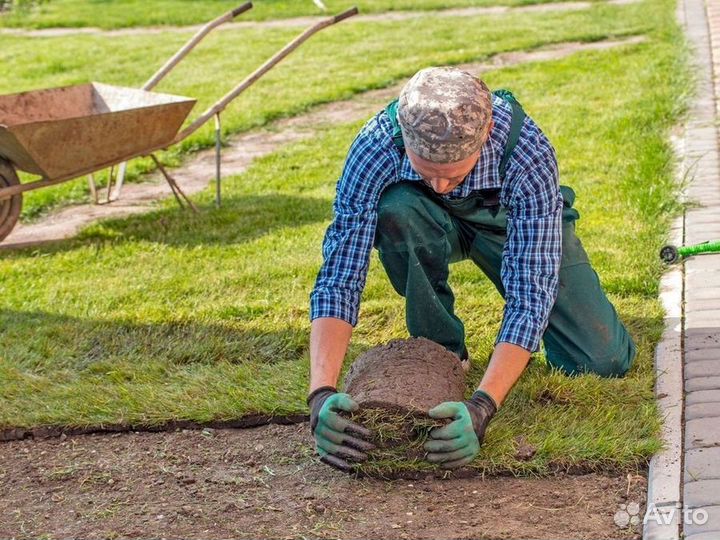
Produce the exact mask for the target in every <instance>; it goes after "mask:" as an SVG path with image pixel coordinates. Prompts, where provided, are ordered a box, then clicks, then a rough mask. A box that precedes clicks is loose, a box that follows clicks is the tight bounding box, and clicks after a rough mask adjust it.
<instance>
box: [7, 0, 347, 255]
mask: <svg viewBox="0 0 720 540" xmlns="http://www.w3.org/2000/svg"><path fill="white" fill-rule="evenodd" d="M250 7H252V4H251V3H249V2H248V3H247V4H244V5H243V6H241V7H240V8H238V9H236V10H233V11H232V12H228V13H227V14H226V15H224V16H223V17H220V18H218V19H216V20H215V21H213V22H212V23H208V25H206V27H204V28H203V29H202V30H201V31H200V32H198V34H196V36H195V37H194V38H193V39H192V40H190V42H188V44H186V46H185V47H183V49H181V50H180V51H179V52H178V53H177V54H176V55H175V56H173V58H171V59H170V60H169V61H168V62H167V63H166V64H165V66H163V68H161V70H160V71H159V72H158V73H156V75H155V76H154V77H153V79H151V80H150V81H148V83H146V85H145V87H144V88H146V89H136V88H124V87H119V86H112V85H107V84H101V83H96V82H92V83H87V84H81V85H75V86H67V87H62V88H52V89H44V90H34V91H30V92H23V93H20V94H11V95H4V96H0V241H2V240H3V239H4V238H5V237H7V235H8V234H10V232H11V231H12V229H13V227H14V226H15V224H16V223H17V220H18V218H19V216H20V211H21V209H22V196H23V193H25V192H28V191H32V190H35V189H41V188H43V187H47V186H53V185H56V184H60V183H62V182H67V181H69V180H72V179H74V178H77V177H79V176H82V175H86V174H90V173H93V172H95V171H99V170H101V169H104V168H107V167H111V166H114V165H117V164H119V163H123V162H126V161H128V160H130V159H133V158H135V157H139V156H150V157H151V158H152V159H153V160H154V161H155V164H156V165H157V166H158V169H159V170H160V171H161V173H162V174H163V175H164V176H165V179H166V180H167V182H168V184H169V185H170V188H171V189H172V192H173V195H175V198H176V199H177V200H178V203H179V204H180V205H181V206H183V203H182V199H184V200H185V201H186V203H187V204H188V205H189V206H190V207H191V208H193V209H194V206H193V204H192V202H191V201H190V200H189V199H188V198H187V197H185V195H184V194H183V193H182V190H181V189H180V187H179V186H178V185H177V183H176V182H175V181H174V179H173V178H172V177H171V176H170V175H169V174H167V171H166V170H165V168H164V167H163V166H162V164H161V163H160V161H159V160H158V159H157V157H156V156H155V154H154V152H156V151H158V150H162V149H165V148H167V147H169V146H171V145H173V144H176V143H178V142H180V141H182V140H184V139H186V138H187V137H189V136H190V135H192V134H193V133H194V132H195V131H196V130H197V129H199V128H200V127H202V126H203V125H204V124H205V123H207V122H208V121H209V120H210V119H211V118H213V117H214V118H215V121H216V135H217V137H218V143H219V122H220V113H221V112H222V111H223V110H224V109H225V108H226V107H227V106H228V105H229V104H230V103H231V102H232V101H233V100H234V99H235V98H237V97H238V96H239V95H240V94H241V93H242V92H243V91H244V90H246V89H247V88H248V87H249V86H250V85H252V84H253V83H254V82H256V81H257V80H258V79H260V77H262V76H263V75H264V74H265V73H266V72H267V71H269V70H270V69H271V68H272V67H273V66H274V65H276V64H277V63H278V62H280V61H281V60H282V59H283V58H285V57H286V56H287V55H288V54H290V53H291V52H292V51H293V50H295V49H296V48H297V47H298V46H300V45H301V44H302V43H303V42H304V41H305V40H307V39H308V38H309V37H310V36H312V35H313V34H314V33H316V32H318V31H319V30H322V29H323V28H326V27H328V26H330V25H332V24H335V23H337V22H340V21H342V20H344V19H347V18H348V17H352V16H353V15H356V14H357V13H358V10H357V8H351V9H349V10H347V11H345V12H343V13H341V14H339V15H337V16H334V17H328V18H325V19H323V20H321V21H319V22H318V23H317V24H315V25H313V26H311V27H310V28H308V29H307V30H305V31H304V32H303V33H302V34H300V35H299V36H297V37H296V38H295V39H293V40H292V41H291V42H289V43H288V44H287V45H286V46H285V47H283V48H282V49H281V50H280V51H278V52H277V53H276V54H275V55H274V56H272V57H271V58H270V59H269V60H267V61H266V62H265V63H264V64H263V65H262V66H260V67H259V68H258V69H256V70H255V71H254V72H253V73H252V74H250V75H249V76H248V77H246V78H245V79H244V80H243V81H242V82H241V83H240V84H238V85H237V86H236V87H235V88H234V89H233V90H231V91H230V92H228V93H227V94H226V95H225V96H223V97H222V98H221V99H220V100H218V101H217V102H216V103H215V104H214V105H213V106H212V107H210V108H209V109H208V110H206V111H205V112H204V113H203V114H201V115H200V116H199V117H198V118H197V119H196V120H195V121H193V122H192V123H191V124H190V125H188V126H187V127H186V128H185V129H183V130H182V131H179V130H180V128H181V126H182V125H183V123H184V121H185V119H186V118H187V116H188V115H189V114H190V111H191V110H192V108H193V106H194V105H195V101H196V100H194V99H192V98H187V97H181V96H175V95H170V94H161V93H156V92H150V91H148V89H147V87H149V86H150V87H151V86H154V84H156V83H157V81H158V80H159V79H160V78H162V77H163V76H164V75H165V74H166V73H167V72H168V71H169V70H170V69H172V67H173V66H174V65H175V64H176V63H177V62H178V61H179V60H180V59H181V58H182V56H183V55H184V54H186V53H187V52H188V51H189V49H190V48H192V46H194V43H193V41H194V42H195V43H197V41H199V39H201V38H202V35H204V34H203V32H205V33H207V31H209V30H208V28H209V27H211V26H212V25H217V24H219V22H224V21H225V20H228V18H233V17H235V15H237V14H239V13H241V12H243V11H246V10H247V9H249V8H250ZM210 29H211V28H210ZM153 81H154V82H153ZM151 83H152V84H151ZM219 148H220V147H219V144H218V145H217V149H218V159H219ZM16 170H20V171H25V172H27V173H30V174H34V175H38V176H40V177H41V178H40V179H38V180H33V181H30V182H25V183H21V182H20V180H19V178H18V175H17V173H16ZM217 170H218V178H217V180H218V182H219V161H218V167H217ZM110 177H111V178H110V183H111V182H112V173H111V175H110ZM109 193H110V186H108V195H109Z"/></svg>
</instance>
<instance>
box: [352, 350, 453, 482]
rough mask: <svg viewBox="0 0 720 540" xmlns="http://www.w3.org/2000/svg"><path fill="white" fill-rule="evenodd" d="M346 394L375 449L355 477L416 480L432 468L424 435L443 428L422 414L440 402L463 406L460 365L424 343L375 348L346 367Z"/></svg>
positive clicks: (359, 467)
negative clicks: (425, 450) (368, 432)
mask: <svg viewBox="0 0 720 540" xmlns="http://www.w3.org/2000/svg"><path fill="white" fill-rule="evenodd" d="M344 389H345V392H347V393H348V394H350V395H351V396H352V397H353V399H354V400H355V401H357V403H358V404H359V405H360V409H359V410H358V411H357V412H355V413H354V414H352V415H351V417H352V419H353V420H354V421H356V422H359V423H360V424H362V425H363V426H365V427H367V428H368V429H370V430H371V431H372V432H373V442H374V443H375V444H376V445H377V449H376V450H373V451H371V452H369V459H368V461H367V462H365V463H362V464H360V465H358V467H357V472H358V473H360V474H364V475H369V476H376V477H381V478H398V477H410V478H415V477H417V475H418V473H420V472H423V473H425V472H427V471H431V470H434V469H435V468H436V467H435V466H434V465H431V464H430V463H428V462H426V461H425V460H424V454H425V452H424V451H423V448H422V445H423V443H424V442H425V440H426V439H427V436H428V432H429V431H430V430H431V429H432V428H434V427H438V426H441V425H442V424H443V423H444V422H443V421H438V420H433V419H431V418H430V417H429V416H428V414H427V412H428V411H429V410H430V409H432V408H433V407H435V406H436V405H439V404H440V403H442V402H444V401H462V400H463V397H464V393H465V375H464V373H463V370H462V365H461V364H460V360H459V359H458V357H457V356H456V355H454V354H453V353H451V352H448V351H447V350H446V349H445V348H444V347H442V346H441V345H438V344H437V343H434V342H432V341H430V340H428V339H425V338H410V339H398V340H393V341H390V342H389V343H387V344H386V345H382V346H379V347H374V348H372V349H370V350H369V351H367V352H365V353H364V354H363V355H362V356H360V357H359V358H358V359H357V360H356V361H355V362H354V363H353V364H352V366H351V367H350V370H349V371H348V373H347V375H346V377H345V383H344Z"/></svg>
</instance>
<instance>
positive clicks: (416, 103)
mask: <svg viewBox="0 0 720 540" xmlns="http://www.w3.org/2000/svg"><path fill="white" fill-rule="evenodd" d="M491 119H492V99H491V96H490V91H489V90H488V87H487V86H486V85H485V83H483V82H482V81H481V80H480V79H478V78H477V77H474V76H473V75H471V74H470V73H468V72H466V71H462V70H460V69H457V68H452V67H431V68H427V69H423V70H421V71H418V72H417V73H416V74H415V76H414V77H413V78H412V79H410V80H409V81H408V83H407V84H406V85H405V87H404V88H403V89H402V92H401V93H400V100H399V102H398V121H399V123H400V129H401V130H402V135H403V140H404V141H405V146H406V147H408V148H410V149H411V150H412V151H413V152H415V153H416V154H418V155H419V156H420V157H422V158H425V159H427V160H428V161H432V162H435V163H451V162H455V161H461V160H463V159H465V158H467V157H468V156H470V154H472V153H473V152H475V151H477V150H478V149H480V147H481V146H482V145H483V144H484V143H485V139H486V137H487V133H488V128H489V125H490V120H491Z"/></svg>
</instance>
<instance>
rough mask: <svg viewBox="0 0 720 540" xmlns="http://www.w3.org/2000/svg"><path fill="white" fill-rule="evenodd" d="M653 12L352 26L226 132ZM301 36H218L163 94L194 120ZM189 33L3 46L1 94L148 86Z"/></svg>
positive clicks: (204, 138)
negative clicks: (189, 100)
mask: <svg viewBox="0 0 720 540" xmlns="http://www.w3.org/2000/svg"><path fill="white" fill-rule="evenodd" d="M193 4H195V3H193ZM654 5H655V4H654V3H652V2H651V3H639V4H634V5H627V6H608V5H598V6H596V7H593V8H592V9H587V10H582V11H573V12H566V13H561V12H554V13H548V14H543V13H533V14H529V13H523V14H513V15H501V16H491V17H487V16H485V17H449V18H447V19H440V18H438V17H437V16H427V17H418V18H416V19H413V20H411V21H403V22H398V21H389V22H383V23H377V22H375V23H369V22H364V23H362V22H352V21H351V20H350V21H346V22H343V23H342V24H341V26H338V27H335V28H330V29H327V30H325V31H323V33H321V34H319V35H317V36H315V37H314V38H313V39H312V40H311V41H309V42H308V43H306V44H305V45H304V46H303V48H302V49H300V50H299V51H297V52H296V53H295V54H294V55H292V56H291V57H289V58H288V59H286V60H285V61H284V62H283V63H282V64H280V65H279V66H277V67H276V68H275V69H274V70H273V71H271V72H270V73H269V74H268V75H267V76H266V77H265V78H264V79H262V80H261V81H260V82H258V83H257V84H256V85H255V86H253V87H252V88H250V89H249V90H248V91H247V92H246V93H245V94H244V95H242V96H241V97H240V98H239V99H238V100H237V101H236V102H235V103H233V105H232V106H231V107H230V108H229V109H228V110H227V111H226V112H225V113H224V115H223V126H224V130H225V132H226V133H235V132H239V131H243V130H247V129H249V128H251V127H254V126H261V125H265V124H267V123H268V122H269V121H271V120H273V119H275V118H278V117H281V116H288V115H293V114H296V113H299V112H301V111H303V110H305V109H307V108H308V107H310V106H312V105H315V104H318V103H324V102H329V101H334V100H338V99H342V98H348V97H350V96H352V95H354V94H356V93H358V92H362V91H365V90H368V89H372V88H380V87H385V86H387V85H389V84H391V83H393V82H395V81H398V80H401V79H403V78H406V77H409V76H411V75H412V74H413V73H414V72H415V71H416V70H418V69H420V68H422V67H426V66H430V65H438V64H453V63H462V62H468V61H473V60H480V59H483V58H487V57H488V56H490V55H492V54H495V53H499V52H505V51H513V50H522V49H533V48H536V47H538V46H541V45H543V44H548V43H556V42H562V41H570V40H578V41H596V40H600V39H603V38H606V37H617V36H626V35H631V34H639V33H644V32H647V31H649V30H651V29H652V28H654V27H657V26H658V24H660V22H659V21H660V19H661V17H662V11H660V12H658V11H657V10H655V9H653V8H652V6H654ZM439 20H447V22H448V24H439V23H438V21H439ZM298 33H299V31H298V29H272V30H270V29H262V30H258V29H255V30H253V29H244V30H241V31H237V32H236V31H227V32H218V33H216V34H214V35H211V36H209V37H208V39H207V42H203V44H202V45H201V46H200V47H199V48H198V49H197V50H195V51H193V53H192V55H191V56H189V57H188V58H187V59H186V60H185V62H184V63H182V64H180V65H179V66H178V67H177V68H176V70H175V71H173V73H172V74H171V75H170V76H169V77H168V78H167V79H165V80H164V81H163V82H162V83H161V84H160V85H159V86H158V87H157V90H158V91H164V92H169V93H174V94H179V95H185V96H191V97H195V98H197V99H198V104H197V105H196V107H195V110H194V112H193V113H191V118H194V117H195V116H197V115H199V114H200V112H201V111H203V110H205V109H206V108H207V107H208V106H210V105H211V104H212V103H214V102H215V101H216V100H217V99H219V98H220V97H221V96H223V95H224V94H225V92H227V91H228V90H229V89H230V88H232V87H233V86H234V85H235V84H236V81H240V80H241V79H242V78H244V77H245V76H246V75H247V74H249V73H250V72H251V71H252V70H254V69H255V68H256V67H257V66H259V65H260V64H261V63H262V62H263V61H264V60H265V59H267V58H268V57H269V56H271V55H272V54H273V53H274V52H276V51H277V50H278V49H280V47H282V46H283V45H284V44H285V43H286V42H288V41H289V40H290V39H292V38H293V37H294V36H295V35H297V34H298ZM189 35H190V34H177V33H168V34H162V35H149V36H148V35H142V36H120V37H114V38H110V37H102V36H73V37H62V38H20V37H9V36H2V37H1V38H0V39H1V40H2V46H0V65H2V66H3V67H4V76H3V77H2V78H0V93H10V92H18V91H24V90H30V89H34V88H43V87H53V86H60V85H65V84H74V83H82V82H87V81H88V80H96V81H101V82H105V83H109V84H118V85H121V86H135V87H139V86H141V85H142V84H143V83H144V82H145V80H146V79H147V78H149V77H150V76H151V75H152V73H153V72H154V71H155V69H157V67H159V66H161V65H162V64H163V63H164V61H165V60H166V59H167V58H169V57H170V56H171V55H172V54H173V53H174V52H175V50H176V49H177V48H179V47H180V46H181V45H182V44H183V43H184V41H185V40H186V39H187V38H188V36H189ZM402 36H411V37H412V41H413V46H412V47H406V46H404V45H403V38H402ZM213 129H214V128H213V125H212V122H211V123H210V124H209V125H207V126H206V127H205V128H204V129H202V130H200V131H199V132H197V133H196V134H195V135H194V136H192V137H191V138H189V139H188V140H186V141H184V142H183V143H182V144H180V145H177V146H175V147H174V148H173V149H172V151H171V154H170V155H169V156H166V157H165V160H166V161H169V162H171V163H172V162H175V163H177V160H178V158H179V155H180V154H182V153H186V152H189V151H192V150H195V149H197V148H200V147H206V146H209V145H212V144H213ZM108 144H112V141H108ZM149 167H151V163H150V161H149V160H135V161H133V162H132V163H131V167H130V178H131V179H132V178H134V177H136V176H137V174H138V173H139V172H140V171H144V170H147V169H148V168H149ZM100 180H102V178H101V179H100ZM84 200H88V199H87V182H86V181H85V180H84V179H79V180H77V181H74V182H72V183H68V184H62V185H60V186H57V187H54V188H49V189H42V190H38V191H36V192H33V193H31V194H28V195H27V196H26V198H25V205H24V211H23V215H24V217H25V218H29V217H32V216H36V215H38V214H39V213H41V212H43V211H45V210H47V209H48V208H51V207H52V206H56V205H58V204H63V203H67V202H72V201H84Z"/></svg>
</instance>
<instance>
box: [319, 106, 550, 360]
mask: <svg viewBox="0 0 720 540" xmlns="http://www.w3.org/2000/svg"><path fill="white" fill-rule="evenodd" d="M511 118H512V108H511V106H510V105H509V104H508V103H507V102H505V101H504V100H503V99H501V98H499V97H496V96H493V119H494V121H495V127H494V128H493V130H492V131H491V133H490V138H489V139H488V141H487V142H486V143H485V145H484V146H483V148H482V150H481V153H480V159H479V160H478V162H477V165H476V166H475V168H474V169H473V170H472V171H471V172H470V174H469V175H468V176H467V177H466V178H465V180H464V181H463V182H462V183H461V184H460V185H459V186H458V187H456V188H455V189H454V190H453V191H451V192H450V193H448V194H446V195H443V197H449V198H463V197H467V196H468V195H470V194H471V193H473V192H475V191H477V190H481V189H493V188H500V204H501V205H502V206H504V207H505V208H506V209H507V240H506V243H505V247H504V250H503V260H502V268H501V278H502V283H503V287H504V289H505V309H504V314H503V322H502V326H501V328H500V332H499V334H498V337H497V340H496V343H499V342H505V343H513V344H515V345H518V346H520V347H522V348H524V349H526V350H528V351H537V350H538V348H539V343H540V339H541V337H542V334H543V333H544V332H545V328H546V327H547V321H548V317H549V315H550V310H551V309H552V307H553V304H554V303H555V298H556V295H557V288H558V271H559V267H560V258H561V250H562V235H561V224H562V221H561V213H562V206H563V201H562V196H561V195H560V190H559V185H558V166H557V161H556V158H555V150H554V149H553V147H552V145H551V144H550V142H549V141H548V140H547V138H546V137H545V135H544V134H543V133H542V131H541V130H540V128H539V127H538V126H537V125H536V124H535V122H533V121H532V119H530V118H529V117H527V118H526V119H525V122H524V123H523V127H522V131H521V134H520V139H519V141H518V144H517V146H516V147H515V150H514V151H513V153H512V157H511V159H510V161H509V163H508V166H507V169H506V175H505V181H504V182H501V179H500V177H499V173H498V165H499V164H500V160H501V158H502V155H503V152H504V149H505V143H506V142H507V138H508V134H509V131H510V120H511ZM392 131H393V129H392V124H391V122H390V119H389V118H388V116H387V114H386V113H385V111H381V112H380V113H378V114H377V115H375V116H374V117H373V118H371V119H370V120H369V121H368V122H367V123H366V124H365V126H364V127H363V128H362V129H361V130H360V133H359V134H358V136H357V137H356V138H355V141H354V142H353V144H352V146H351V147H350V151H349V153H348V156H347V159H346V161H345V167H344V169H343V172H342V176H341V177H340V180H339V181H338V184H337V191H336V198H335V202H334V204H333V210H334V213H335V217H334V219H333V222H332V223H331V224H330V226H329V227H328V230H327V232H326V234H325V240H324V242H323V257H324V263H323V265H322V268H321V269H320V273H319V274H318V277H317V281H316V284H315V288H314V290H313V292H312V294H311V296H310V318H311V319H313V320H314V319H316V318H319V317H333V318H337V319H342V320H344V321H347V322H348V323H350V324H351V325H353V326H355V325H356V324H357V319H358V311H359V307H360V296H361V294H362V291H363V289H364V287H365V278H366V276H367V270H368V265H369V261H370V251H371V249H372V247H373V240H374V237H375V226H376V224H377V204H378V200H379V198H380V195H381V194H382V192H383V190H384V189H385V188H386V187H387V186H389V185H390V184H393V183H395V182H399V181H401V180H403V181H416V182H417V181H422V179H421V177H420V176H419V175H418V174H417V173H416V172H415V171H414V170H413V168H412V166H411V164H410V161H409V160H408V158H407V156H406V155H405V154H404V152H402V151H400V150H399V149H398V148H396V147H395V146H394V145H393V142H392Z"/></svg>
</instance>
